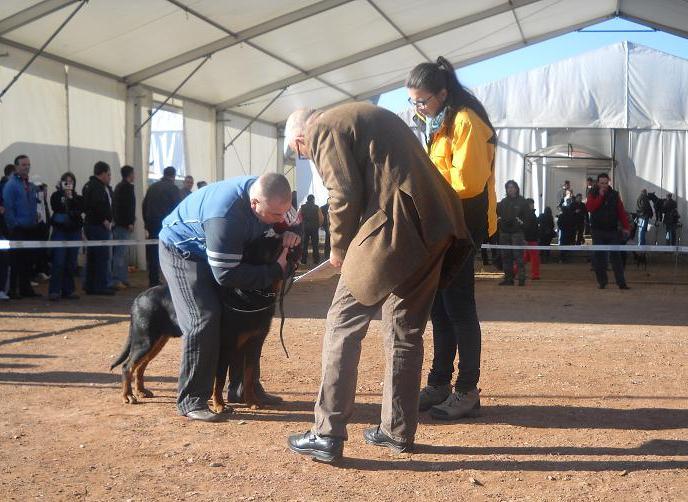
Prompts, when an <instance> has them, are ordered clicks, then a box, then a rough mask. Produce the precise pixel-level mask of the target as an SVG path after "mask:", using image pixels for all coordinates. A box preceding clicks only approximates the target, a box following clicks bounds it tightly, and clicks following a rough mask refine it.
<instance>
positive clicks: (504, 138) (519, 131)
mask: <svg viewBox="0 0 688 502" xmlns="http://www.w3.org/2000/svg"><path fill="white" fill-rule="evenodd" d="M496 131H497V138H498V143H497V151H496V152H495V190H496V192H497V201H499V200H501V199H502V198H504V197H505V196H506V190H505V189H504V184H505V183H506V182H507V181H508V180H515V181H516V182H517V183H518V184H519V186H520V187H521V194H522V195H523V196H524V197H532V198H533V199H534V200H535V201H536V202H535V204H536V209H537V210H538V211H540V210H541V208H539V207H538V205H539V202H538V200H539V197H538V194H539V193H540V191H541V190H540V187H541V184H542V180H541V179H539V173H538V171H537V170H536V169H533V170H532V173H531V174H530V178H529V179H528V180H525V172H524V170H523V156H524V155H526V154H527V153H530V152H532V151H535V150H537V149H539V148H542V147H543V146H546V144H547V131H546V130H542V129H533V128H511V127H509V128H496ZM524 181H525V183H524ZM524 185H525V186H524Z"/></svg>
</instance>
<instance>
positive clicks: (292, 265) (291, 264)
mask: <svg viewBox="0 0 688 502" xmlns="http://www.w3.org/2000/svg"><path fill="white" fill-rule="evenodd" d="M289 258H291V252H290V253H289V255H288V256H287V267H288V270H289V272H288V274H287V277H286V278H285V279H284V280H283V281H282V287H281V288H280V296H279V310H280V343H281V344H282V350H284V355H285V356H287V359H289V352H287V346H286V345H285V344H284V321H285V317H284V296H285V295H286V294H287V293H289V290H290V289H291V287H292V286H293V285H294V276H295V275H296V270H297V269H298V268H299V260H298V257H294V258H293V259H289Z"/></svg>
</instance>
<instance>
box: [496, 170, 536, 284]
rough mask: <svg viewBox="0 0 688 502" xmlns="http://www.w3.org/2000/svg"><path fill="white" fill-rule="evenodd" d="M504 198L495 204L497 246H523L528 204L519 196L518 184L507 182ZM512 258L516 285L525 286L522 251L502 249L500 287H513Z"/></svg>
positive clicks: (511, 181)
mask: <svg viewBox="0 0 688 502" xmlns="http://www.w3.org/2000/svg"><path fill="white" fill-rule="evenodd" d="M504 188H505V189H506V197H504V198H503V199H502V200H501V201H499V204H497V220H498V222H499V244H501V245H502V246H523V245H524V244H525V242H526V241H525V237H524V235H523V226H524V224H525V221H526V218H527V217H528V213H529V210H528V203H527V202H526V199H524V198H523V197H522V196H521V194H520V188H519V187H518V183H516V182H515V181H514V180H509V181H507V182H506V184H505V185H504ZM514 258H515V259H516V268H517V269H518V285H519V286H525V285H526V271H525V269H524V268H523V251H522V250H520V249H502V266H503V267H504V280H503V281H502V282H500V283H499V285H500V286H513V285H514Z"/></svg>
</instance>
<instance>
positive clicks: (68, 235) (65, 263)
mask: <svg viewBox="0 0 688 502" xmlns="http://www.w3.org/2000/svg"><path fill="white" fill-rule="evenodd" d="M50 240H51V241H79V240H81V230H73V231H71V232H65V231H64V230H61V229H59V228H54V229H53V235H52V237H51V238H50ZM78 256H79V248H53V269H52V273H51V275H50V283H49V285H48V293H49V294H51V295H62V296H69V295H71V294H72V293H74V289H75V288H74V276H75V275H76V261H77V258H78Z"/></svg>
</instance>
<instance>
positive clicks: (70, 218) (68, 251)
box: [48, 172, 84, 301]
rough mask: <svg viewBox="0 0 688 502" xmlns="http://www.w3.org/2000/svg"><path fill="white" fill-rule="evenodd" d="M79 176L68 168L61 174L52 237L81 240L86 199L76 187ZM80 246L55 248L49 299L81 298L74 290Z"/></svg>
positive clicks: (54, 202)
mask: <svg viewBox="0 0 688 502" xmlns="http://www.w3.org/2000/svg"><path fill="white" fill-rule="evenodd" d="M75 188H76V177H75V176H74V174H73V173H71V172H66V173H64V174H63V175H62V176H61V177H60V182H59V183H58V185H57V191H56V192H54V193H53V194H52V196H51V197H50V207H51V208H52V210H53V216H52V218H51V221H50V224H51V226H52V227H53V231H52V236H51V237H50V240H52V241H79V240H81V230H82V228H83V224H84V222H83V218H82V216H81V214H82V213H83V211H84V200H83V198H82V197H81V195H79V194H78V193H76V191H75ZM78 255H79V248H76V247H74V248H63V247H57V248H53V257H52V258H53V269H52V273H51V275H50V283H49V284H48V299H49V300H50V301H57V300H59V299H60V298H66V299H68V300H76V299H78V298H79V295H77V294H76V293H75V292H74V290H75V287H74V276H75V275H76V266H77V264H76V263H77V257H78Z"/></svg>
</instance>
